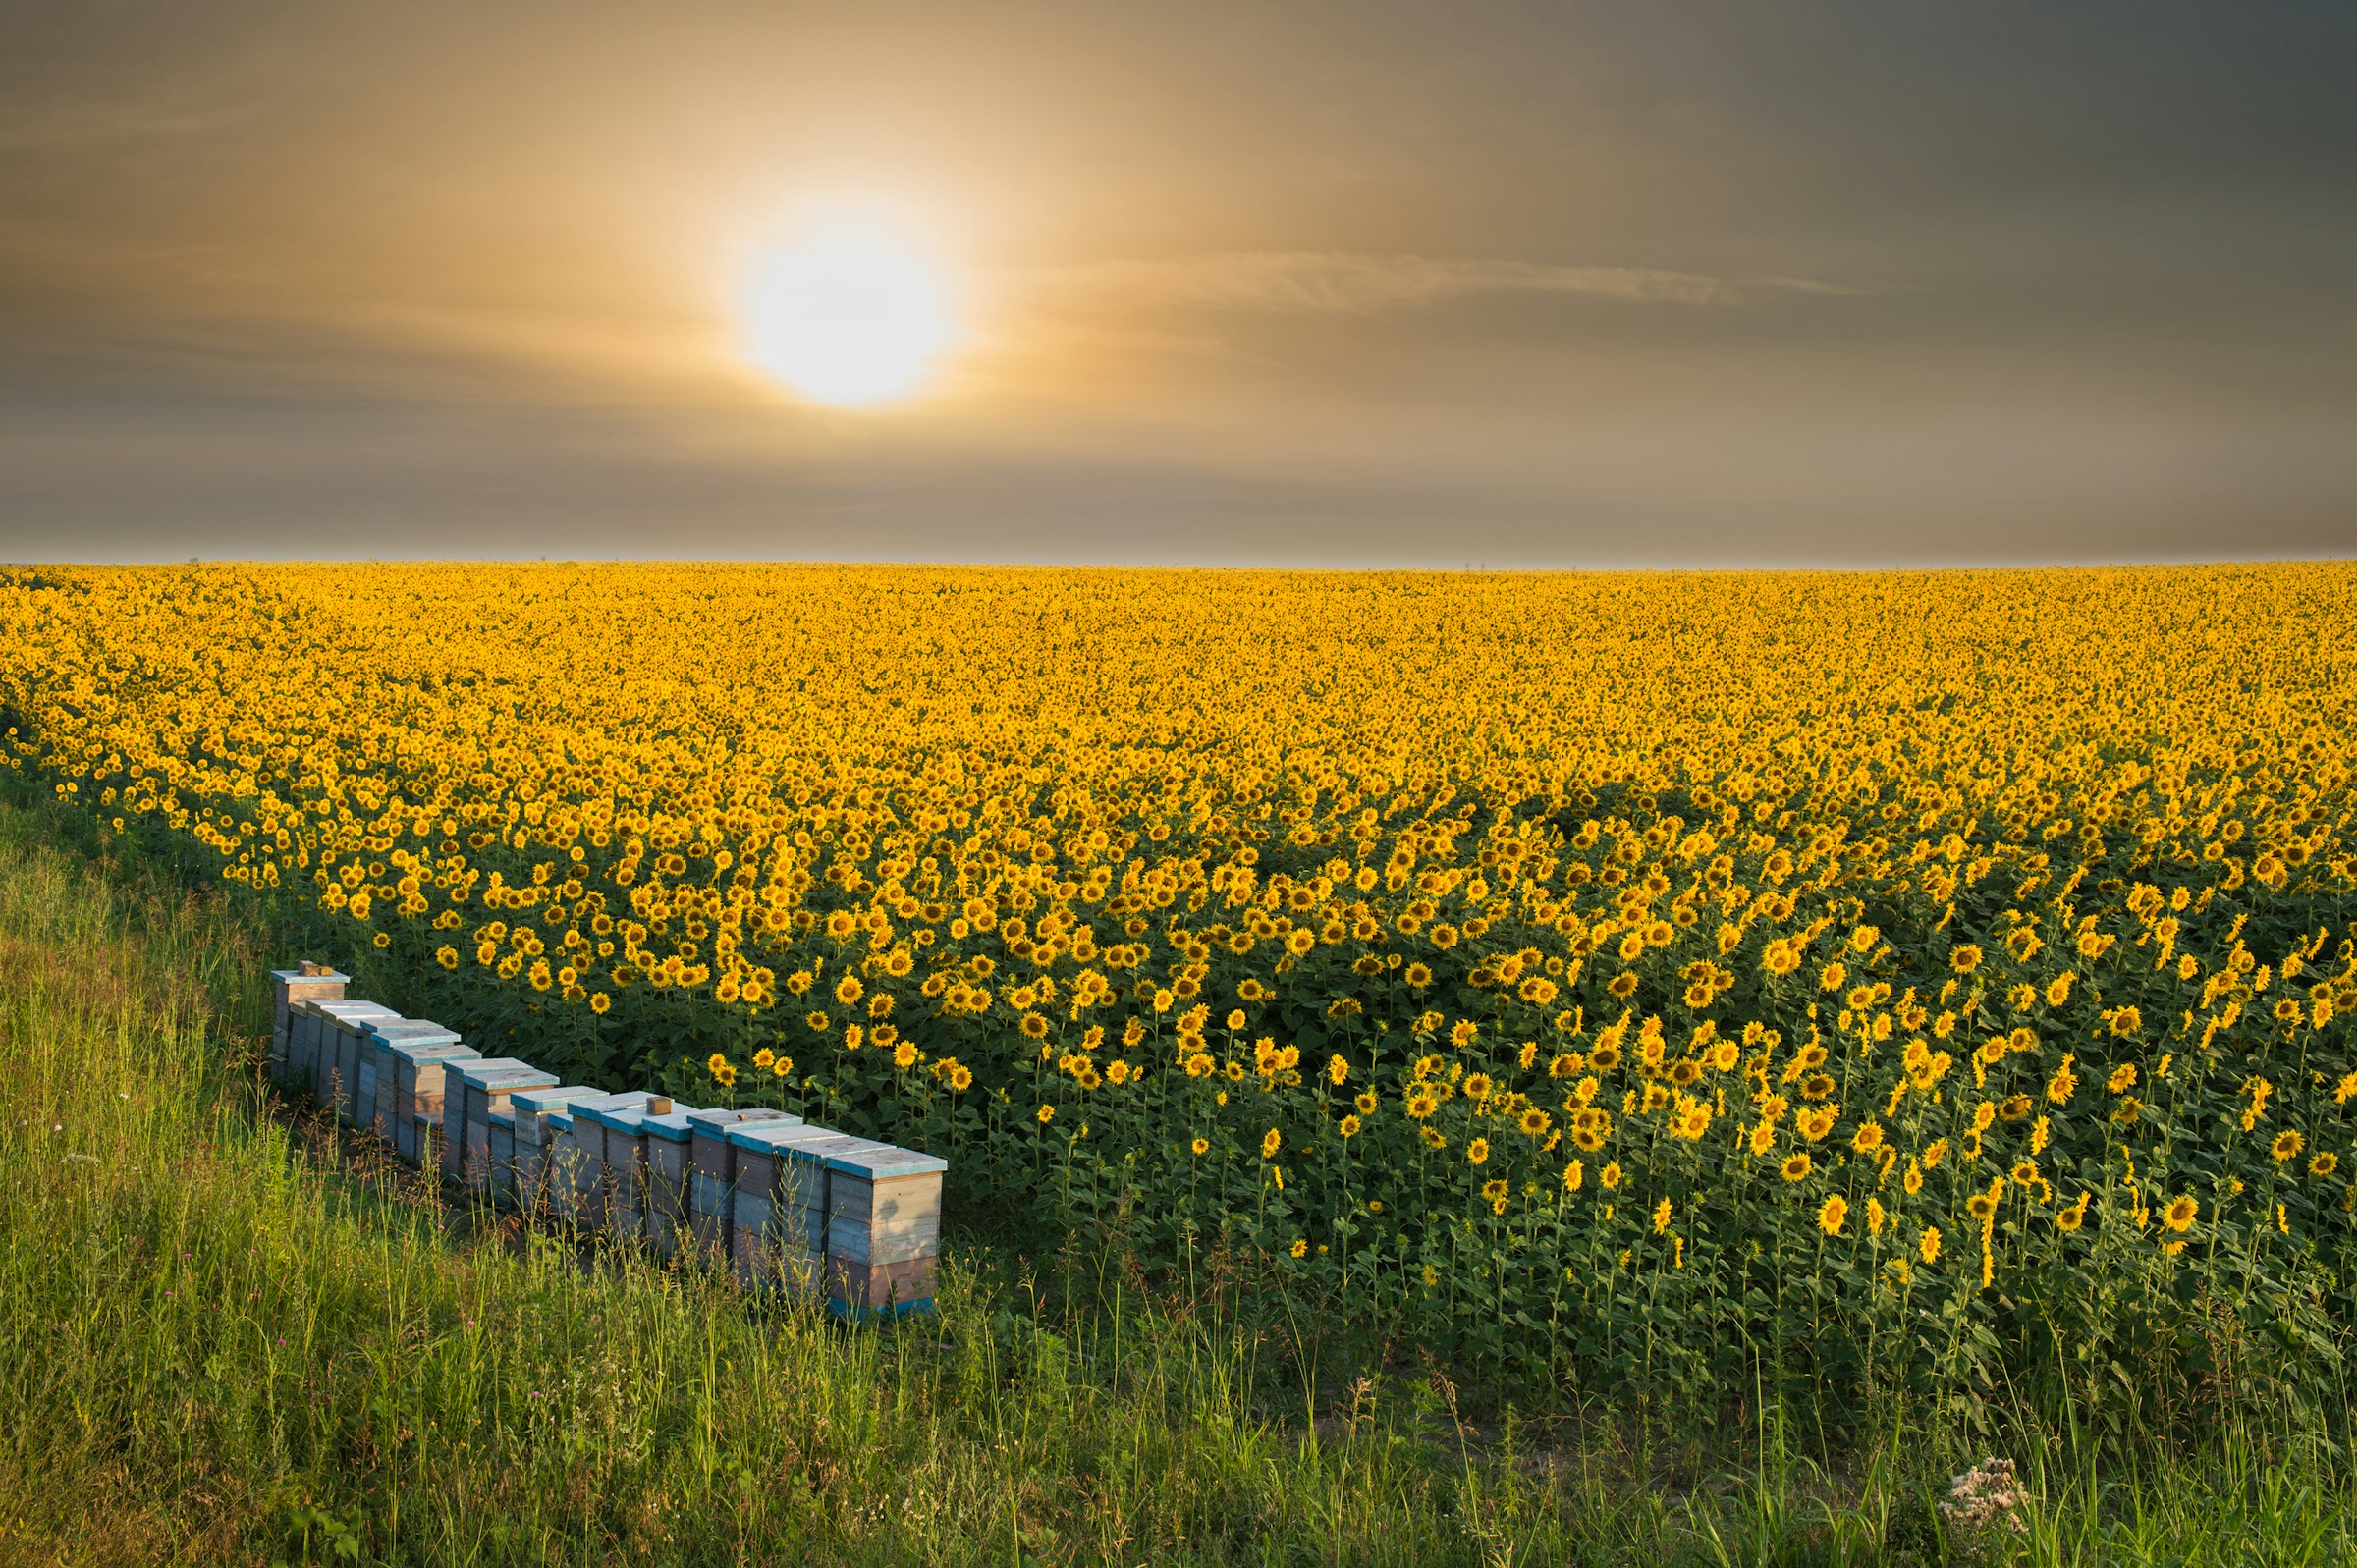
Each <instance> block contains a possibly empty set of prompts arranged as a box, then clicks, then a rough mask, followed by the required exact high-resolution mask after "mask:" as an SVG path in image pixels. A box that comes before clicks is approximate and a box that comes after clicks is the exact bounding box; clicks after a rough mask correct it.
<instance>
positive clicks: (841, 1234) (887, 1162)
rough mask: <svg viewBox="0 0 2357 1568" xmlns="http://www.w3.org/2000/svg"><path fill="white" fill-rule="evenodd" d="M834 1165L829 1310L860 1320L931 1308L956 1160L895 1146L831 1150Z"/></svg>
mask: <svg viewBox="0 0 2357 1568" xmlns="http://www.w3.org/2000/svg"><path fill="white" fill-rule="evenodd" d="M826 1162H827V1173H828V1180H827V1223H826V1244H827V1305H828V1307H829V1309H830V1310H832V1311H834V1312H836V1313H839V1314H841V1315H843V1316H845V1317H849V1318H852V1319H864V1318H867V1317H870V1316H873V1315H876V1314H879V1313H882V1314H891V1315H896V1316H897V1315H900V1314H904V1313H909V1312H922V1311H927V1310H930V1308H931V1306H932V1303H933V1297H934V1292H935V1286H936V1279H937V1275H938V1273H939V1269H940V1256H941V1181H942V1173H943V1172H944V1171H946V1170H948V1169H949V1167H950V1162H948V1161H946V1160H943V1159H940V1158H939V1157H937V1156H934V1155H926V1154H918V1153H916V1152H915V1151H914V1150H909V1149H900V1148H895V1147H893V1146H892V1145H890V1144H870V1145H868V1146H867V1147H865V1148H862V1149H853V1150H835V1151H830V1152H829V1153H828V1155H827V1157H826Z"/></svg>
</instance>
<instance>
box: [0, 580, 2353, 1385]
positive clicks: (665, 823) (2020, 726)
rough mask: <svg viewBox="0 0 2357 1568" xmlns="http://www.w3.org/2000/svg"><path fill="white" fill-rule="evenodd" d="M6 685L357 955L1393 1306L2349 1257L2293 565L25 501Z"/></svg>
mask: <svg viewBox="0 0 2357 1568" xmlns="http://www.w3.org/2000/svg"><path fill="white" fill-rule="evenodd" d="M0 721H4V722H5V730H6V734H5V756H6V760H7V763H8V766H9V767H10V768H11V769H13V770H16V771H17V772H18V773H19V774H20V775H21V776H22V777H23V779H24V781H25V783H26V785H27V787H31V788H35V789H38V790H41V791H44V792H47V793H49V794H52V795H54V796H55V797H56V798H58V799H59V800H61V801H64V802H67V803H68V804H70V805H71V806H72V808H73V809H75V810H77V811H80V812H83V813H87V814H88V815H89V816H90V817H91V818H93V819H94V820H95V821H96V822H97V823H98V824H99V825H100V827H101V828H102V830H103V831H105V832H106V833H109V834H113V835H119V836H124V837H126V838H134V839H137V840H138V841H140V842H142V843H143V844H145V845H147V846H149V847H151V848H152V849H153V850H155V851H156V852H159V853H162V854H166V855H172V856H178V857H180V858H181V859H183V860H184V861H186V862H187V863H189V864H190V865H192V866H195V867H199V868H201V870H202V873H203V874H204V875H205V876H207V877H219V878H226V879H227V880H228V881H229V882H230V883H231V884H234V885H236V886H237V888H238V889H239V890H240V891H241V892H245V893H249V894H250V895H251V896H253V897H256V898H260V899H264V900H268V901H270V902H271V903H272V904H273V905H274V906H276V908H277V909H278V910H279V911H281V912H282V913H283V914H284V916H285V917H286V918H289V919H293V920H297V921H299V922H309V923H310V924H309V925H308V926H307V928H305V929H307V930H308V931H310V932H311V933H313V934H315V936H316V939H317V942H318V945H319V954H318V955H321V956H331V957H341V956H343V955H345V954H348V953H351V954H356V955H357V956H358V957H359V958H360V959H361V960H362V961H364V962H366V963H368V964H371V965H374V966H376V967H375V969H374V971H373V972H374V973H376V974H378V975H381V976H385V977H387V978H388V984H387V985H386V986H385V987H384V988H382V994H384V995H385V996H386V997H387V998H388V1000H393V1001H394V1002H395V1003H396V1004H397V1005H400V1006H402V1008H403V1010H405V1011H408V1012H412V1013H416V1014H420V1015H427V1016H432V1017H435V1018H438V1019H440V1020H442V1021H444V1022H446V1023H448V1024H451V1025H452V1026H454V1027H456V1028H459V1029H461V1030H463V1031H465V1032H466V1034H467V1035H468V1037H469V1038H470V1039H471V1040H474V1041H476V1042H477V1043H481V1042H485V1041H494V1042H496V1043H498V1044H499V1046H500V1048H501V1049H502V1050H503V1051H507V1052H512V1053H513V1054H519V1055H523V1056H526V1057H529V1058H530V1059H532V1060H534V1061H537V1062H540V1063H542V1064H544V1065H547V1066H550V1067H552V1068H555V1069H557V1070H559V1071H563V1072H566V1073H568V1074H571V1075H574V1076H575V1077H576V1078H578V1079H580V1080H582V1081H588V1082H598V1083H606V1084H609V1085H616V1086H619V1085H623V1084H633V1085H634V1084H651V1083H654V1082H657V1081H660V1082H662V1083H663V1084H664V1085H665V1086H666V1087H668V1088H670V1089H671V1090H672V1091H673V1092H675V1093H677V1094H678V1095H680V1096H681V1097H683V1098H684V1099H686V1100H688V1101H691V1102H694V1103H699V1104H709V1103H722V1102H730V1101H734V1102H737V1103H748V1104H749V1103H763V1104H777V1105H783V1106H785V1107H787V1108H792V1109H797V1110H800V1111H802V1112H804V1113H805V1114H807V1115H809V1116H811V1117H812V1118H814V1119H822V1120H826V1121H829V1122H832V1123H834V1124H837V1125H843V1126H848V1127H850V1128H852V1129H854V1130H859V1131H867V1132H874V1133H877V1134H880V1135H883V1136H888V1137H889V1138H890V1139H892V1140H893V1141H894V1142H897V1143H901V1144H904V1145H909V1146H914V1147H920V1148H925V1149H928V1150H931V1151H933V1152H935V1153H939V1154H942V1155H945V1156H947V1157H948V1158H949V1159H950V1160H951V1162H952V1168H951V1177H950V1179H951V1182H952V1185H953V1188H954V1190H955V1193H956V1196H957V1199H958V1200H959V1202H961V1203H963V1204H964V1205H966V1206H968V1207H969V1209H970V1210H971V1212H973V1213H975V1214H977V1215H996V1216H1014V1217H1019V1218H1020V1219H1021V1220H1022V1221H1023V1222H1025V1223H1028V1224H1032V1225H1035V1226H1037V1227H1039V1228H1040V1229H1041V1230H1042V1231H1044V1232H1046V1233H1052V1234H1073V1233H1077V1234H1079V1235H1082V1236H1085V1237H1089V1238H1099V1239H1103V1238H1118V1239H1119V1240H1120V1241H1121V1242H1122V1243H1123V1244H1124V1245H1125V1246H1128V1247H1131V1248H1133V1249H1135V1251H1136V1253H1137V1255H1139V1256H1140V1257H1143V1258H1145V1259H1147V1260H1149V1261H1151V1262H1154V1263H1156V1264H1159V1265H1162V1266H1166V1267H1183V1266H1185V1265H1186V1264H1188V1263H1189V1262H1191V1261H1192V1260H1195V1259H1197V1258H1200V1257H1201V1256H1203V1255H1204V1254H1205V1253H1206V1252H1207V1251H1208V1250H1209V1249H1213V1248H1224V1249H1226V1250H1227V1252H1228V1253H1229V1254H1231V1255H1240V1256H1247V1257H1249V1258H1250V1259H1252V1260H1254V1267H1255V1268H1258V1269H1261V1270H1264V1271H1266V1273H1267V1275H1268V1276H1269V1277H1271V1278H1273V1279H1276V1280H1279V1281H1281V1282H1282V1284H1283V1287H1284V1288H1285V1289H1286V1290H1287V1291H1288V1293H1289V1294H1293V1295H1295V1296H1297V1299H1298V1300H1299V1302H1300V1303H1301V1304H1302V1305H1303V1306H1304V1307H1305V1308H1306V1309H1309V1310H1311V1311H1314V1312H1316V1313H1319V1314H1323V1315H1326V1316H1327V1317H1328V1318H1330V1319H1332V1320H1334V1321H1348V1322H1356V1323H1361V1324H1367V1325H1382V1327H1383V1330H1384V1331H1385V1332H1386V1333H1388V1334H1391V1335H1393V1336H1395V1337H1402V1338H1404V1339H1406V1340H1409V1341H1412V1342H1415V1343H1419V1344H1423V1345H1426V1346H1429V1347H1433V1348H1435V1349H1436V1350H1438V1351H1440V1352H1442V1353H1444V1354H1450V1355H1456V1356H1464V1357H1469V1358H1472V1359H1474V1360H1480V1361H1487V1362H1490V1363H1494V1364H1497V1365H1501V1366H1507V1367H1512V1368H1516V1369H1520V1370H1522V1371H1525V1372H1528V1373H1532V1374H1538V1375H1543V1376H1547V1377H1552V1378H1558V1379H1568V1380H1570V1381H1572V1382H1574V1383H1576V1384H1577V1385H1580V1386H1589V1387H1607V1386H1617V1385H1629V1384H1635V1385H1642V1386H1646V1387H1650V1388H1659V1389H1663V1390H1677V1391H1687V1392H1703V1393H1711V1392H1716V1393H1720V1394H1725V1393H1727V1392H1728V1391H1729V1390H1734V1389H1745V1388H1749V1387H1750V1386H1751V1385H1752V1382H1753V1379H1755V1378H1756V1377H1758V1376H1759V1375H1760V1369H1761V1368H1762V1367H1763V1366H1772V1367H1774V1368H1776V1369H1778V1370H1779V1375H1783V1374H1785V1373H1787V1372H1797V1373H1803V1374H1805V1375H1807V1376H1810V1377H1814V1378H1818V1379H1830V1380H1831V1381H1832V1382H1833V1383H1834V1384H1835V1385H1838V1386H1842V1387H1851V1388H1863V1387H1871V1386H1880V1387H1897V1388H1918V1387H1920V1388H1931V1389H1939V1388H1946V1387H1954V1386H1960V1385H1963V1384H1966V1383H1969V1382H1971V1381H1972V1380H1973V1379H1976V1378H1980V1379H1987V1378H1990V1377H1993V1376H1995V1375H1996V1374H1997V1373H1998V1372H1999V1371H2001V1370H2002V1368H2003V1367H2004V1366H2005V1365H2006V1364H2007V1363H2008V1361H2009V1360H2010V1359H2012V1358H2015V1357H2017V1356H2019V1355H2023V1354H2027V1353H2030V1352H2031V1351H2040V1352H2046V1353H2053V1354H2058V1355H2061V1356H2064V1357H2066V1358H2070V1357H2075V1358H2079V1359H2080V1360H2082V1361H2084V1362H2085V1363H2086V1364H2087V1365H2088V1366H2089V1367H2090V1368H2095V1367H2099V1366H2104V1365H2109V1366H2110V1367H2112V1368H2114V1369H2120V1368H2130V1369H2132V1368H2135V1367H2138V1366H2139V1365H2145V1366H2156V1367H2158V1366H2166V1367H2168V1368H2170V1369H2172V1372H2173V1374H2174V1375H2178V1376H2182V1377H2184V1378H2187V1379H2197V1380H2198V1379H2205V1378H2208V1379H2224V1378H2231V1377H2240V1376H2243V1375H2245V1374H2248V1373H2251V1372H2252V1369H2261V1370H2266V1371H2268V1372H2269V1374H2270V1375H2280V1376H2287V1377H2299V1376H2303V1375H2304V1374H2303V1373H2302V1371H2301V1369H2303V1368H2307V1369H2314V1368H2317V1367H2321V1366H2324V1365H2327V1364H2328V1363H2329V1362H2330V1359H2331V1358H2333V1357H2335V1356H2337V1354H2338V1352H2339V1348H2340V1347H2341V1345H2342V1344H2343V1342H2344V1341H2345V1338H2346V1334H2347V1330H2348V1327H2349V1325H2350V1324H2351V1322H2352V1307H2353V1302H2352V1286H2353V1284H2357V1280H2353V1278H2352V1271H2351V1267H2352V1262H2353V1254H2352V1234H2353V1233H2352V1210H2353V1209H2357V1186H2352V1178H2353V1177H2357V1163H2352V1162H2357V1148H2353V1147H2352V1130H2351V1114H2352V1108H2351V1101H2352V1100H2353V1099H2357V1054H2353V1053H2352V1042H2351V1031H2350V1024H2351V1020H2352V1018H2357V859H2353V858H2352V856H2353V855H2357V843H2353V842H2352V838H2353V837H2357V834H2353V829H2352V824H2353V820H2357V792H2353V790H2352V771H2353V770H2357V568H2352V567H2350V566H2348V565H2344V564H2315V565H2281V566H2247V567H2189V568H2103V569H2092V568H2091V569H2054V570H2008V571H1944V572H1878V573H1809V572H1715V573H1661V574H1643V573H1596V574H1582V573H1564V574H1474V573H1429V574H1427V573H1308V572H1210V571H1177V570H1169V571H1165V570H1134V569H1102V570H1094V569H1017V568H1004V569H1001V568H883V567H784V566H779V567H770V566H747V567H726V566H676V567H674V566H646V567H622V566H557V565H548V566H530V567H526V566H476V565H468V566H429V567H411V566H398V567H397V566H335V567H304V566H290V567H244V566H215V567H190V568H38V569H35V568H15V569H9V570H5V571H0ZM2140 1358H2141V1360H2140Z"/></svg>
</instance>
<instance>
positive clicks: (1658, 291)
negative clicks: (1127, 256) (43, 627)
mask: <svg viewBox="0 0 2357 1568" xmlns="http://www.w3.org/2000/svg"><path fill="white" fill-rule="evenodd" d="M1028 278H1029V281H1030V282H1032V283H1034V284H1035V285H1037V286H1039V287H1040V288H1042V289H1043V291H1046V292H1049V293H1053V294H1057V295H1061V296H1063V297H1066V298H1067V299H1073V298H1078V299H1087V300H1094V299H1106V300H1118V301H1120V302H1122V303H1124V304H1133V303H1163V304H1173V305H1204V306H1215V307H1224V308H1231V309H1254V310H1319V311H1337V312H1344V313H1363V312H1367V311H1375V310H1385V309H1391V308H1395V307H1398V306H1404V305H1415V304H1421V303H1424V302H1426V301H1430V300H1436V299H1450V298H1457V297H1463V296H1466V295H1477V294H1575V295H1591V296H1598V297H1606V298H1614V299H1626V300H1631V301H1637V302H1646V303H1656V302H1658V303H1669V304H1683V305H1721V304H1728V303H1732V302H1733V301H1734V300H1735V299H1736V298H1737V297H1738V291H1737V290H1736V289H1735V288H1734V287H1733V286H1731V285H1730V284H1728V283H1727V282H1726V281H1725V280H1723V279H1719V278H1713V277H1708V276H1705V275H1704V274H1701V273H1695V272H1672V271H1667V270H1664V269H1662V268H1658V267H1567V266H1556V265H1550V264H1547V263H1543V262H1531V261H1498V260H1482V259H1468V258H1452V257H1434V256H1381V255H1356V254H1351V253H1348V252H1344V251H1333V250H1253V251H1226V252H1219V253H1214V254H1208V255H1201V256H1187V257H1181V258H1178V259H1174V260H1167V261H1108V262H1098V263H1094V264H1091V265H1087V266H1079V267H1058V268H1051V269H1044V270H1042V271H1038V272H1034V273H1031V274H1029V275H1028ZM1766 286H1767V287H1774V288H1794V287H1817V286H1814V285H1803V284H1799V283H1797V282H1796V281H1795V280H1790V279H1777V280H1773V282H1771V283H1769V284H1767V285H1766Z"/></svg>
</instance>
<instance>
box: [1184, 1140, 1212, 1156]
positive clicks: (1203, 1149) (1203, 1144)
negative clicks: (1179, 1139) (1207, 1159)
mask: <svg viewBox="0 0 2357 1568" xmlns="http://www.w3.org/2000/svg"><path fill="white" fill-rule="evenodd" d="M1187 1147H1188V1148H1190V1149H1192V1150H1193V1151H1194V1152H1195V1153H1196V1154H1199V1155H1206V1154H1209V1153H1211V1140H1210V1139H1209V1138H1197V1139H1196V1140H1195V1141H1194V1142H1193V1143H1191V1144H1189V1145H1187Z"/></svg>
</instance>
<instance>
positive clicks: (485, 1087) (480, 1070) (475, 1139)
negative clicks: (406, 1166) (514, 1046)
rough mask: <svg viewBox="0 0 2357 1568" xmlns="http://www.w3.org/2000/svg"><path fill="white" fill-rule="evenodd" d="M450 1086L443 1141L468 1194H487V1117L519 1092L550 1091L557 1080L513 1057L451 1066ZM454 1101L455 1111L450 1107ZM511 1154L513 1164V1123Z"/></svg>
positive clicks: (489, 1180) (489, 1165)
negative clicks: (450, 1092)
mask: <svg viewBox="0 0 2357 1568" xmlns="http://www.w3.org/2000/svg"><path fill="white" fill-rule="evenodd" d="M448 1081H449V1083H450V1084H451V1085H452V1086H453V1087H455V1088H456V1090H457V1094H456V1095H455V1096H451V1097H446V1098H445V1102H444V1108H443V1120H442V1133H443V1141H444V1144H445V1146H446V1148H447V1150H448V1152H449V1157H450V1160H451V1162H452V1164H453V1165H454V1166H455V1167H456V1170H457V1173H458V1176H459V1179H460V1180H462V1181H464V1182H465V1183H466V1186H467V1188H468V1189H469V1190H471V1191H475V1192H490V1191H491V1190H492V1189H493V1185H494V1177H495V1171H494V1168H493V1166H492V1163H491V1113H492V1112H493V1111H494V1110H505V1109H507V1108H508V1097H509V1096H510V1095H512V1094H514V1093H515V1092H516V1091H517V1090H519V1089H547V1088H553V1087H554V1086H555V1084H556V1081H557V1075H556V1074H555V1073H553V1072H542V1071H541V1070H540V1069H539V1068H537V1067H535V1066H533V1065H532V1064H531V1063H530V1062H528V1061H521V1060H519V1059H517V1058H516V1057H514V1056H485V1057H482V1058H480V1059H478V1060H474V1061H466V1062H459V1063H455V1064H453V1065H452V1066H451V1067H450V1068H449V1078H448ZM454 1098H455V1099H456V1100H457V1102H458V1103H457V1105H456V1106H453V1105H451V1104H450V1103H449V1102H450V1100H451V1099H454ZM509 1149H510V1158H511V1159H512V1158H513V1154H514V1145H513V1134H512V1123H511V1139H510V1144H509Z"/></svg>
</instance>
